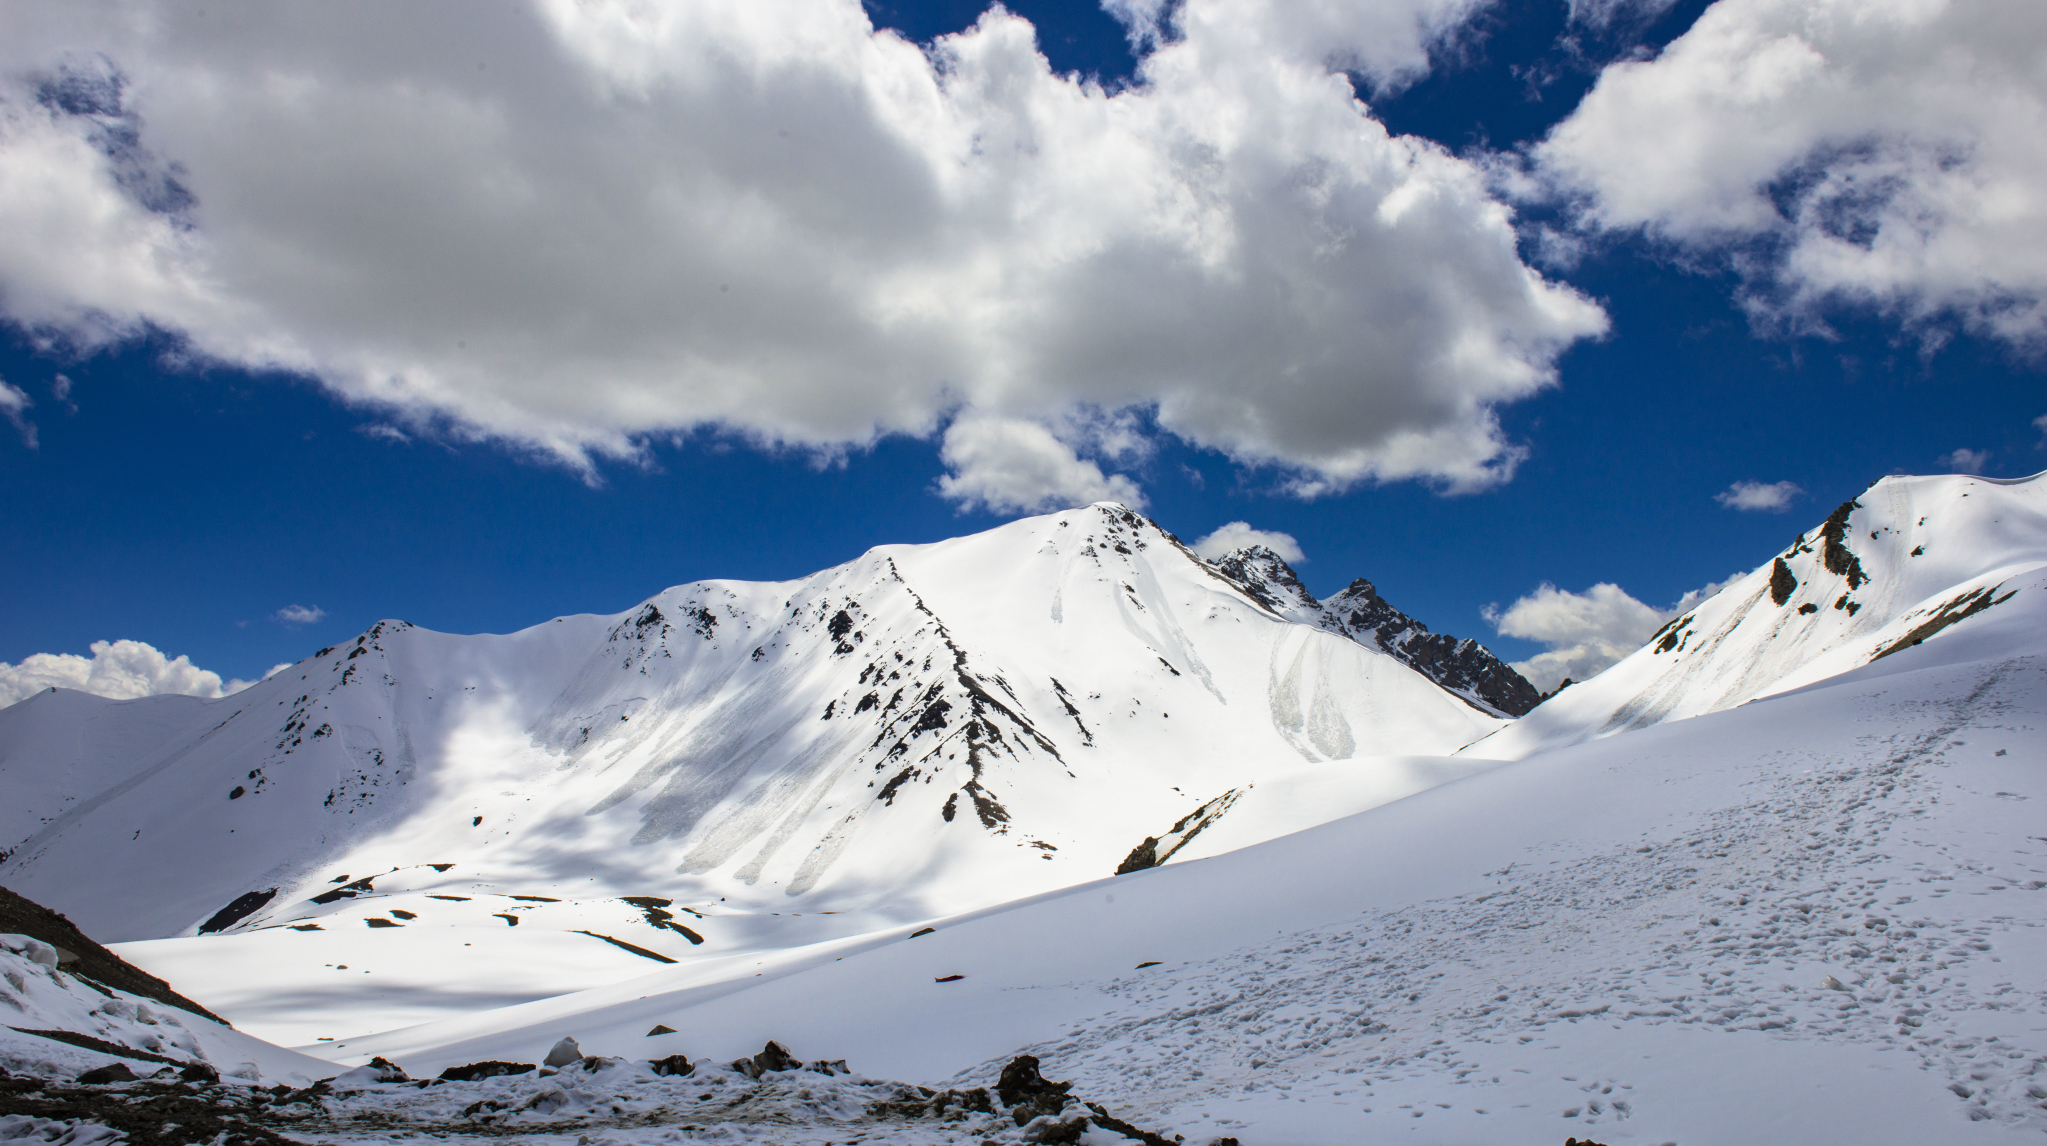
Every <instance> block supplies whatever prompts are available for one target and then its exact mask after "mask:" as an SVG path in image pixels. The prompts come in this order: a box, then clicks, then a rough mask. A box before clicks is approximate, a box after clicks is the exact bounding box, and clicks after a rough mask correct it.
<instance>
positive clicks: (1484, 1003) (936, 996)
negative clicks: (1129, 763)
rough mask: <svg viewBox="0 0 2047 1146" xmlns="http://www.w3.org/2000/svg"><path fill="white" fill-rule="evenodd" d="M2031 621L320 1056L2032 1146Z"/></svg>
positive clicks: (1510, 1135) (1342, 1118) (1630, 1136)
mask: <svg viewBox="0 0 2047 1146" xmlns="http://www.w3.org/2000/svg"><path fill="white" fill-rule="evenodd" d="M2043 602H2047V594H2042V593H2040V592H2039V591H2038V589H2037V588H2035V589H2034V590H2033V591H2031V592H2028V593H2025V594H2022V595H2021V596H2020V597H2018V598H2015V599H2013V600H2012V601H2011V602H2010V603H2009V605H2008V606H2005V607H2003V608H2005V610H2006V611H2005V612H2004V613H2003V614H2002V615H2001V616H2000V615H1999V614H1998V613H1997V612H1996V611H1992V612H1990V613H1986V614H1984V615H1982V616H1980V617H1977V618H1973V619H1972V620H1971V621H1967V622H1963V623H1962V624H1961V625H1958V626H1956V627H1955V628H1954V629H1953V630H1951V631H1950V632H1949V633H1947V634H1945V635H1944V636H1943V637H1942V638H1941V639H1940V640H1938V641H1934V642H1929V643H1927V644H1926V645H1924V646H1922V647H1920V648H1918V649H1914V650H1912V651H1911V652H1908V653H1901V654H1899V655H1897V656H1895V657H1890V658H1886V659H1885V660H1883V661H1881V662H1879V663H1878V664H1877V665H1875V666H1873V667H1872V668H1869V669H1864V670H1861V671H1859V672H1856V673H1853V674H1849V675H1848V676H1846V677H1844V678H1840V679H1837V680H1834V681H1831V682H1829V683H1827V684H1826V685H1825V686H1823V687H1819V688H1813V689H1808V690H1805V691H1802V692H1799V693H1797V694H1795V695H1790V696H1784V697H1780V698H1776V699H1772V700H1768V701H1762V702H1758V703H1755V704H1750V705H1747V706H1744V707H1742V708H1740V709H1737V710H1734V711H1728V712H1722V713H1718V714H1713V715H1708V716H1704V717H1699V718H1697V719H1694V720H1689V721H1677V722H1671V723H1669V724H1665V725H1660V726H1657V727H1654V728H1650V729H1646V730H1643V731H1640V732H1637V733H1632V734H1629V735H1627V736H1624V737H1612V738H1607V739H1603V740H1599V741H1595V742H1592V743H1588V744H1583V745H1579V746H1576V747H1572V748H1568V749H1564V750H1560V751H1555V752H1549V753H1544V754H1541V755H1538V756H1536V757H1533V758H1530V759H1528V760H1524V761H1521V762H1518V763H1514V764H1509V765H1506V766H1503V767H1499V768H1497V769H1494V770H1492V771H1489V772H1485V773H1483V774H1480V775H1477V776H1474V777H1471V778H1468V779H1464V780H1461V781H1457V782H1454V783H1450V784H1447V785H1443V786H1440V787H1437V788H1434V789H1431V790H1429V791H1426V792H1423V793H1421V794H1419V795H1416V796H1414V797H1412V798H1409V799H1407V800H1403V801H1400V802H1398V803H1394V804H1390V805H1386V806H1384V807H1381V808H1378V809H1376V810H1373V811H1369V812H1366V813H1363V814H1361V815H1358V816H1354V817H1350V818H1347V819H1343V820H1340V821H1336V822H1334V823H1330V824H1326V825H1323V826H1321V827H1318V828H1314V829H1311V830H1309V831H1306V832H1302V833H1300V834H1297V835H1293V836H1289V837H1286V838H1283V839H1279V840H1275V841H1272V842H1268V843H1264V844H1260V845H1257V846H1254V847H1250V848H1247V849H1244V850H1241V851H1236V852H1232V853H1230V854H1227V855H1223V856H1219V857H1215V858H1212V859H1206V860H1200V861H1196V862H1189V863H1183V864H1173V865H1169V866H1167V867H1164V868H1159V869H1155V870H1153V871H1149V872H1143V873H1139V874H1135V875H1129V876H1122V877H1118V878H1115V879H1111V880H1105V881H1100V882H1097V883H1094V884H1090V885H1087V886H1084V887H1080V888H1075V889H1071V890H1069V891H1064V892H1059V893H1054V894H1052V895H1050V896H1047V897H1043V898H1040V899H1038V900H1036V901H1034V902H1029V903H1024V904H1019V905H1015V906H1010V907H1004V908H999V909H995V910H992V911H989V912H984V913H981V914H979V915H976V916H971V917H967V918H963V919H959V920H956V921H951V922H947V923H942V924H941V925H940V926H939V928H938V930H937V931H936V932H935V933H933V934H930V935H924V936H920V937H916V938H910V937H908V936H905V935H892V936H886V937H879V938H876V939H872V940H867V941H861V942H858V943H854V944H849V945H846V946H844V947H841V948H837V949H832V950H825V951H818V952H800V951H799V952H790V953H787V954H785V955H784V956H782V957H780V958H779V959H776V960H773V961H771V962H769V963H766V964H764V965H763V966H761V967H759V968H755V969H741V973H740V975H739V976H737V977H736V978H734V979H732V980H728V981H725V982H718V983H696V984H694V985H683V982H682V981H683V980H686V979H687V978H688V977H689V972H687V971H683V970H680V969H678V970H675V971H668V972H661V973H657V974H655V975H652V976H648V977H645V978H642V979H639V980H636V981H633V982H631V983H627V984H621V985H618V986H616V987H611V988H606V989H602V990H598V991H593V992H588V993H585V994H582V995H578V996H570V997H567V998H562V999H556V1000H549V1001H546V1002H542V1003H534V1004H528V1005H526V1006H523V1007H518V1008H512V1009H510V1010H507V1011H504V1012H500V1013H497V1014H494V1015H477V1016H472V1017H469V1018H466V1019H463V1020H459V1021H455V1022H449V1023H441V1024H433V1025H429V1026H425V1027H419V1028H414V1029H412V1030H407V1031H398V1032H393V1033H391V1034H388V1035H383V1036H376V1037H373V1038H369V1039H358V1040H351V1041H350V1042H349V1044H348V1045H347V1046H346V1047H343V1048H336V1049H335V1050H334V1051H332V1052H330V1053H333V1054H335V1055H336V1056H337V1057H338V1058H340V1059H341V1060H342V1061H345V1062H354V1061H359V1059H360V1057H362V1056H366V1055H369V1054H372V1053H375V1054H383V1055H386V1056H389V1057H392V1058H394V1059H396V1060H397V1061H399V1062H400V1063H402V1064H404V1065H406V1066H407V1067H408V1068H411V1069H412V1070H413V1071H414V1073H416V1074H417V1073H421V1072H424V1071H432V1070H434V1069H437V1068H438V1067H439V1066H441V1065H443V1064H446V1063H454V1062H465V1061H470V1060H473V1059H481V1058H524V1059H525V1060H527V1061H530V1060H531V1059H532V1058H533V1057H534V1056H535V1055H537V1054H538V1053H540V1052H541V1051H542V1050H544V1049H545V1047H546V1046H548V1045H550V1044H551V1043H552V1041H553V1040H554V1039H556V1038H558V1037H559V1036H561V1035H563V1034H573V1035H574V1036H575V1037H576V1038H578V1039H579V1040H581V1042H582V1045H583V1046H584V1048H585V1049H586V1050H590V1051H592V1052H593V1053H600V1054H611V1055H620V1056H633V1057H652V1056H654V1055H658V1054H666V1053H670V1052H671V1051H672V1050H686V1051H687V1052H689V1053H691V1054H693V1055H699V1056H707V1057H713V1058H724V1057H728V1056H736V1055H739V1054H741V1053H745V1052H750V1051H751V1050H753V1049H755V1048H756V1047H758V1046H759V1045H760V1043H761V1042H762V1041H764V1040H765V1039H766V1038H769V1037H773V1038H778V1039H781V1040H783V1041H785V1042H787V1043H788V1044H789V1045H790V1046H792V1047H795V1048H797V1049H798V1050H799V1051H801V1052H802V1053H805V1054H825V1055H830V1056H832V1057H840V1056H843V1057H846V1058H847V1059H848V1060H849V1061H850V1062H851V1063H852V1064H853V1065H854V1066H855V1068H856V1069H857V1070H860V1071H863V1072H865V1073H866V1074H868V1075H872V1076H876V1077H888V1078H898V1079H907V1080H912V1081H921V1082H925V1083H931V1084H957V1083H958V1082H968V1081H978V1082H984V1083H985V1082H986V1081H987V1079H989V1078H990V1077H992V1074H993V1071H994V1070H995V1069H996V1068H997V1067H999V1065H1000V1063H1001V1062H1002V1061H1006V1059H1007V1058H1008V1056H1010V1055H1012V1054H1014V1053H1016V1052H1017V1051H1018V1050H1027V1051H1031V1052H1033V1053H1036V1054H1038V1055H1039V1056H1040V1057H1042V1058H1043V1059H1044V1060H1045V1061H1046V1063H1047V1066H1048V1070H1049V1072H1050V1073H1052V1074H1053V1075H1054V1076H1055V1077H1072V1078H1074V1079H1076V1080H1077V1084H1076V1091H1077V1092H1084V1093H1087V1094H1088V1095H1090V1096H1091V1097H1092V1098H1094V1099H1095V1100H1097V1101H1102V1102H1105V1103H1106V1104H1107V1105H1108V1106H1109V1108H1110V1109H1112V1110H1115V1111H1117V1112H1119V1113H1121V1114H1123V1116H1124V1117H1127V1118H1129V1119H1130V1120H1131V1121H1133V1122H1136V1123H1138V1124H1140V1125H1145V1126H1148V1127H1153V1128H1163V1129H1169V1130H1171V1131H1174V1132H1178V1133H1183V1134H1186V1135H1187V1136H1188V1138H1189V1139H1190V1140H1192V1141H1202V1140H1205V1139H1204V1137H1203V1136H1204V1135H1207V1136H1215V1135H1220V1134H1229V1135H1233V1136H1237V1137H1239V1138H1241V1139H1242V1140H1243V1141H1245V1142H1247V1143H1248V1142H1297V1143H1321V1142H1328V1143H1340V1142H1342V1143H1347V1142H1357V1141H1376V1140H1382V1139H1383V1138H1390V1137H1392V1136H1394V1135H1398V1136H1399V1138H1400V1140H1402V1141H1417V1142H1499V1143H1510V1142H1531V1141H1534V1142H1540V1141H1549V1140H1558V1141H1560V1140H1561V1139H1562V1137H1563V1136H1565V1135H1566V1134H1573V1135H1578V1136H1590V1137H1594V1138H1597V1139H1598V1140H1600V1141H1608V1142H1610V1141H1631V1142H1632V1141H1639V1142H1665V1141H1678V1142H1686V1143H1689V1142H1704V1143H1710V1142H1737V1141H1854V1142H1873V1143H1885V1142H1897V1143H1907V1142H1910V1143H1924V1142H1934V1141H1939V1142H1961V1141H1986V1142H1987V1141H2005V1140H2011V1141H2020V1140H2026V1141H2032V1140H2036V1139H2037V1137H2038V1135H2039V1134H2040V1133H2041V1132H2042V1131H2043V1130H2047V1113H2043V1111H2042V1109H2041V1105H2040V1104H2041V1102H2042V1101H2043V1098H2042V1090H2041V1088H2042V1086H2043V1084H2047V1077H2041V1076H2039V1075H2037V1074H2036V1068H2037V1066H2038V1064H2039V1063H2040V1062H2041V1061H2043V1060H2047V1034H2043V1028H2047V995H2043V991H2042V986H2043V984H2047V944H2043V943H2042V941H2041V940H2042V935H2041V932H2040V930H2039V929H2040V927H2041V925H2042V923H2043V922H2047V894H2043V890H2042V889H2043V888H2047V845H2043V844H2042V843H2040V841H2038V840H2037V839H2034V838H2033V835H2034V833H2035V832H2037V831H2038V828H2037V815H2036V814H2034V813H2033V812H2032V811H2031V809H2030V806H2029V805H2030V801H2031V800H2034V799H2041V798H2047V782H2043V767H2047V751H2043V747H2047V745H2043V742H2042V738H2041V736H2040V734H2039V731H2038V729H2039V727H2040V725H2041V723H2042V721H2043V718H2047V714H2043V712H2042V709H2043V707H2047V675H2043V668H2047V661H2043V660H2042V658H2040V657H2039V656H2038V655H2037V653H2036V652H2035V651H2034V650H2037V649H2038V648H2039V647H2040V644H2041V636H2042V634H2043V632H2047V608H2043V605H2042V603H2043ZM1153 960H1156V961H1158V965H1157V966H1153V967H1149V968H1145V969H1142V970H1139V969H1137V965H1138V964H1139V963H1144V962H1150V961H1153ZM756 975H757V976H758V977H756ZM950 975H962V976H964V978H961V979H958V980H955V981H952V982H943V983H941V982H937V981H936V980H938V979H939V978H941V977H944V976H950ZM655 1023H662V1024H666V1025H668V1026H671V1027H674V1028H676V1030H677V1031H678V1033H676V1034H672V1035H662V1036H658V1037H653V1038H649V1037H647V1035H646V1032H647V1031H648V1030H649V1029H651V1027H652V1026H653V1025H654V1024H655ZM849 1129H850V1128H849ZM1012 1129H1013V1128H1012ZM668 1132H669V1130H666V1129H664V1130H660V1131H654V1130H635V1131H630V1132H628V1131H624V1130H620V1131H616V1132H613V1133H614V1135H615V1136H616V1137H618V1138H619V1140H620V1141H637V1140H646V1141H659V1140H662V1139H660V1138H659V1134H661V1133H668ZM976 1133H979V1131H978V1130H976ZM633 1135H640V1137H639V1138H635V1137H633ZM736 1140H746V1139H745V1138H743V1137H742V1138H739V1139H736ZM761 1140H775V1139H773V1138H772V1136H771V1135H769V1136H766V1137H764V1138H762V1139H761ZM938 1140H943V1139H938Z"/></svg>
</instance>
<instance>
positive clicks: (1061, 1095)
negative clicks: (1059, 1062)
mask: <svg viewBox="0 0 2047 1146" xmlns="http://www.w3.org/2000/svg"><path fill="white" fill-rule="evenodd" d="M1072 1089H1073V1084H1072V1083H1071V1082H1053V1081H1051V1080H1049V1079H1047V1078H1046V1077H1045V1076H1044V1075H1042V1074H1040V1073H1038V1056H1036V1055H1032V1054H1026V1055H1018V1056H1017V1057H1016V1058H1014V1059H1011V1060H1010V1063H1009V1065H1008V1066H1005V1067H1003V1068H1002V1077H1001V1078H1000V1079H997V1080H996V1083H995V1096H996V1097H997V1098H1000V1099H1001V1100H1002V1105H1004V1106H1006V1107H1009V1116H1010V1118H1012V1119H1014V1120H1015V1122H1016V1124H1017V1125H1018V1126H1022V1125H1025V1124H1026V1123H1029V1122H1030V1121H1031V1120H1032V1119H1035V1118H1042V1117H1047V1116H1049V1117H1053V1118H1057V1117H1058V1116H1059V1112H1060V1111H1061V1110H1064V1109H1065V1108H1066V1104H1067V1102H1069V1101H1070V1099H1068V1098H1067V1096H1066V1092H1067V1091H1069V1090H1072ZM1083 1129H1085V1127H1083Z"/></svg>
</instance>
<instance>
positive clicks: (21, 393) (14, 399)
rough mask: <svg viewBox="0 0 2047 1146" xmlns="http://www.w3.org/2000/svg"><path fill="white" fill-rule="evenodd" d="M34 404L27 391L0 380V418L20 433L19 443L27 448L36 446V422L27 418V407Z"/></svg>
mask: <svg viewBox="0 0 2047 1146" xmlns="http://www.w3.org/2000/svg"><path fill="white" fill-rule="evenodd" d="M33 405H35V403H34V402H33V401H31V400H30V399H29V396H28V392H27V391H25V390H23V389H22V388H21V387H19V386H14V385H11V384H9V383H6V382H0V418H6V419H7V421H8V423H9V424H10V425H12V426H13V427H14V432H15V433H17V434H20V435H21V444H22V445H24V446H27V447H28V448H29V449H31V450H32V449H35V448H36V424H35V423H34V422H31V421H29V420H28V408H29V407H30V406H33Z"/></svg>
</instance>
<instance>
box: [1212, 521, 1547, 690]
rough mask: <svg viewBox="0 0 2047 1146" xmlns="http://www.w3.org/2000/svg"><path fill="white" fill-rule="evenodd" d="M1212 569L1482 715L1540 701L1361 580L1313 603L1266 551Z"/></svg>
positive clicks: (1484, 655) (1241, 553)
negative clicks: (1423, 679) (1397, 663)
mask: <svg viewBox="0 0 2047 1146" xmlns="http://www.w3.org/2000/svg"><path fill="white" fill-rule="evenodd" d="M1213 564H1214V565H1215V567H1216V568H1218V569H1220V570H1222V571H1223V572H1224V573H1227V574H1229V576H1230V577H1231V578H1232V579H1234V580H1236V581H1237V582H1238V583H1239V584H1241V585H1243V586H1244V588H1245V590H1246V591H1247V592H1249V593H1250V594H1251V596H1252V597H1253V598H1254V599H1256V600H1257V601H1258V602H1259V603H1260V604H1262V605H1264V606H1265V607H1266V608H1268V609H1271V610H1272V611H1273V612H1275V613H1278V614H1279V615H1280V616H1282V617H1285V618H1287V619H1289V620H1293V621H1299V622H1300V623H1302V624H1304V625H1314V626H1316V627H1317V628H1321V629H1326V630H1328V631H1329V632H1332V633H1337V634H1340V635H1342V636H1346V637H1349V638H1350V639H1351V640H1354V641H1356V642H1358V643H1359V644H1361V645H1364V646H1365V647H1367V648H1373V649H1377V650H1379V651H1380V652H1383V653H1385V654H1387V655H1388V656H1391V657H1393V658H1395V659H1396V660H1398V661H1400V662H1401V663H1402V664H1405V665H1407V666H1408V667H1410V668H1412V669H1414V670H1415V671H1416V672H1418V673H1421V674H1422V675H1423V676H1426V677H1428V678H1429V679H1430V680H1433V681H1435V682H1436V683H1437V684H1440V685H1442V686H1443V687H1444V688H1447V689H1449V690H1450V691H1451V692H1454V693H1456V694H1457V695H1459V696H1461V697H1464V698H1465V699H1467V700H1469V701H1471V702H1473V703H1474V704H1478V705H1482V706H1484V708H1485V710H1486V711H1488V712H1493V713H1496V714H1498V715H1501V716H1520V715H1521V714H1523V713H1525V712H1527V711H1528V710H1529V709H1531V708H1534V707H1535V706H1536V704H1537V703H1539V702H1540V700H1541V699H1542V694H1541V693H1539V692H1537V691H1536V688H1535V686H1534V685H1532V684H1529V683H1528V682H1527V681H1526V680H1525V679H1523V678H1522V676H1521V674H1520V673H1518V672H1515V671H1514V670H1513V669H1512V668H1509V667H1508V666H1507V665H1505V664H1503V663H1502V662H1501V661H1500V659H1499V658H1498V657H1496V656H1494V655H1493V654H1492V652H1491V651H1490V650H1488V649H1487V648H1486V647H1485V646H1484V645H1481V644H1479V643H1478V642H1477V641H1474V640H1469V639H1465V640H1459V639H1458V638H1456V637H1453V636H1450V635H1449V634H1447V633H1432V632H1430V631H1429V627H1428V626H1427V625H1424V624H1422V623H1421V622H1420V621H1417V620H1415V619H1414V618H1413V617H1410V616H1408V615H1407V614H1406V613H1403V612H1401V611H1400V610H1399V609H1396V608H1394V607H1393V606H1392V605H1389V604H1387V603H1386V599H1385V598H1383V597H1381V596H1379V591H1378V589H1376V588H1374V587H1373V585H1372V583H1371V582H1370V581H1367V580H1365V579H1364V578H1362V577H1360V578H1358V579H1357V580H1355V581H1352V582H1351V583H1350V584H1349V585H1347V586H1345V587H1344V588H1343V590H1342V591H1341V592H1339V593H1337V594H1336V595H1335V596H1334V597H1331V598H1329V599H1328V600H1327V601H1318V600H1316V599H1315V597H1314V595H1313V594H1311V593H1309V592H1308V589H1307V586H1305V585H1303V584H1301V579H1300V577H1299V575H1297V574H1296V573H1295V572H1294V569H1293V567H1292V566H1291V565H1288V564H1287V563H1286V559H1285V558H1283V557H1281V556H1280V555H1279V554H1277V553H1275V552H1273V551H1272V550H1271V549H1269V548H1267V547H1266V546H1263V545H1247V546H1245V547H1243V548H1241V549H1237V550H1234V551H1232V552H1229V553H1226V554H1224V555H1222V556H1221V557H1218V558H1216V559H1215V560H1214V561H1213Z"/></svg>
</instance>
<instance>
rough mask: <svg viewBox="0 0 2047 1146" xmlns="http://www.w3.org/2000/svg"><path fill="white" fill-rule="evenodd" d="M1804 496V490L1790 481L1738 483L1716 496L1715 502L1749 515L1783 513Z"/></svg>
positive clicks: (1714, 497) (1714, 496)
mask: <svg viewBox="0 0 2047 1146" xmlns="http://www.w3.org/2000/svg"><path fill="white" fill-rule="evenodd" d="M1804 496H1805V491H1804V490H1803V489H1800V488H1799V487H1798V486H1797V485H1796V484H1794V483H1792V482H1788V481H1772V482H1761V481H1738V482H1735V483H1734V484H1733V485H1731V486H1728V487H1727V488H1726V489H1724V490H1721V491H1720V492H1719V493H1716V494H1714V495H1713V500H1714V501H1717V502H1719V503H1720V504H1721V505H1724V506H1726V507H1727V508H1729V509H1739V510H1742V511H1744V512H1747V513H1754V512H1758V511H1760V512H1764V513H1782V512H1783V511H1785V510H1787V509H1789V508H1791V503H1792V502H1794V501H1796V500H1798V499H1799V498H1801V497H1804Z"/></svg>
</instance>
